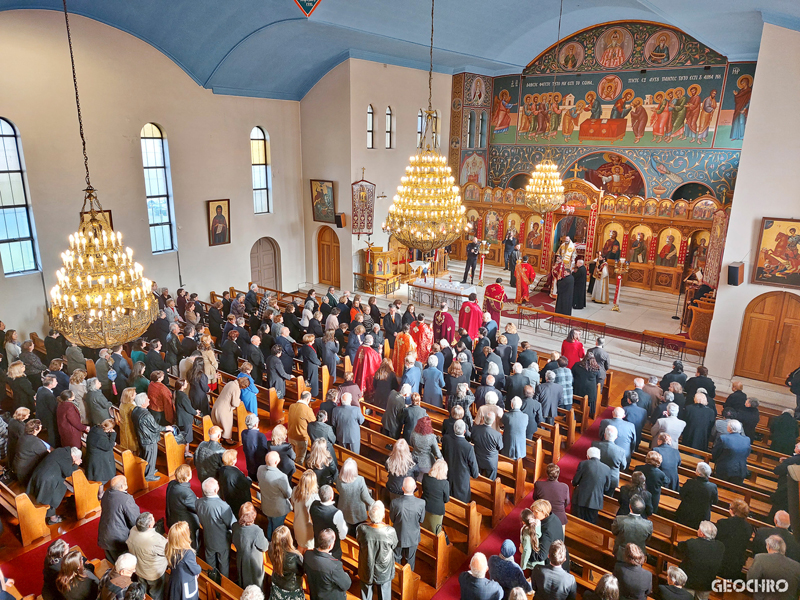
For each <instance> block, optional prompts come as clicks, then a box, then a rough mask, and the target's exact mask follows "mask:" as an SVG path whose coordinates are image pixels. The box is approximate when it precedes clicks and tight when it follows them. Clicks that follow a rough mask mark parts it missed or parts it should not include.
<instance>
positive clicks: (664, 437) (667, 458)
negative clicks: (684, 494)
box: [653, 431, 681, 492]
mask: <svg viewBox="0 0 800 600" xmlns="http://www.w3.org/2000/svg"><path fill="white" fill-rule="evenodd" d="M654 439H655V438H654ZM653 452H658V453H659V454H660V455H661V467H659V468H660V469H661V470H662V471H664V475H666V476H667V487H668V488H669V489H671V490H674V491H676V492H677V491H678V488H679V487H680V481H679V480H678V467H680V466H681V453H680V452H679V451H678V450H677V449H676V448H673V447H672V438H671V437H670V435H669V434H668V433H664V432H663V431H662V432H661V433H659V434H658V439H657V444H656V446H654V447H653Z"/></svg>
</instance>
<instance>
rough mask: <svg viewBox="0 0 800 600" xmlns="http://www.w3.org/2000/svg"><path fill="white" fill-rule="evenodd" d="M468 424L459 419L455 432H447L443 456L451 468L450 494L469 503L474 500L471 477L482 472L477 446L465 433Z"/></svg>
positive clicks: (443, 444) (444, 439) (454, 428)
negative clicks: (474, 446)
mask: <svg viewBox="0 0 800 600" xmlns="http://www.w3.org/2000/svg"><path fill="white" fill-rule="evenodd" d="M466 432H467V426H466V424H465V423H464V421H462V420H461V419H459V420H458V421H456V422H455V424H454V425H453V433H452V434H449V433H448V434H447V435H445V436H444V438H443V439H442V456H443V457H444V459H445V461H446V462H447V465H448V467H449V468H450V471H449V477H448V479H449V480H450V495H451V496H452V497H453V498H456V499H457V500H461V501H462V502H467V503H469V502H470V501H471V500H472V490H471V489H470V478H473V479H474V478H476V477H478V475H479V474H480V472H479V470H478V461H477V459H476V458H475V448H473V447H472V444H470V443H469V442H468V441H467V440H466V438H465V437H464V434H466Z"/></svg>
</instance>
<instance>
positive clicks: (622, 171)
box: [567, 152, 645, 196]
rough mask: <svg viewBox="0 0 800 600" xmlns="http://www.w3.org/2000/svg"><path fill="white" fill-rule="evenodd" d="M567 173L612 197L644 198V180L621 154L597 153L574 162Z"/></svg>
mask: <svg viewBox="0 0 800 600" xmlns="http://www.w3.org/2000/svg"><path fill="white" fill-rule="evenodd" d="M567 172H576V177H580V178H582V179H585V180H586V181H588V182H589V183H591V184H592V185H594V186H595V187H598V188H600V189H601V190H603V191H604V192H607V193H609V194H614V195H626V196H644V195H645V188H644V178H643V177H642V174H641V173H640V172H639V170H638V169H637V168H636V167H635V166H633V164H632V163H631V162H630V161H629V160H628V159H627V158H626V157H624V156H622V155H621V154H617V153H616V152H597V153H595V154H589V155H587V156H584V157H583V158H581V159H579V160H577V161H575V163H574V164H573V165H571V166H570V168H569V169H567Z"/></svg>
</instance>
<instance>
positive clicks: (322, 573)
mask: <svg viewBox="0 0 800 600" xmlns="http://www.w3.org/2000/svg"><path fill="white" fill-rule="evenodd" d="M335 540H336V533H334V531H333V530H332V529H324V530H323V531H321V532H320V533H319V535H318V536H317V540H316V547H315V548H314V549H313V550H309V551H308V552H306V553H305V555H304V556H303V566H304V570H305V572H306V578H307V580H308V591H309V595H310V596H311V600H346V598H347V590H349V589H350V584H351V583H352V582H351V580H350V577H349V576H348V575H347V573H345V572H344V567H343V566H342V561H340V560H339V559H337V558H335V557H334V556H332V555H331V550H333V545H334V542H335Z"/></svg>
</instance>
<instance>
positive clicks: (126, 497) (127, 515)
mask: <svg viewBox="0 0 800 600" xmlns="http://www.w3.org/2000/svg"><path fill="white" fill-rule="evenodd" d="M100 509H101V512H100V524H99V527H98V528H97V545H98V546H100V548H102V549H103V550H105V554H106V560H108V562H110V563H115V562H116V561H117V559H118V558H119V557H120V555H121V554H124V553H125V552H127V551H128V545H127V544H126V541H127V539H128V535H130V532H131V528H132V527H133V526H134V525H136V519H138V518H139V514H140V511H139V507H138V506H137V505H136V501H135V500H134V499H133V496H131V495H130V494H129V493H128V480H127V479H125V476H124V475H117V476H116V477H113V478H112V479H111V481H110V482H109V489H108V491H107V492H106V493H105V494H103V497H102V499H101V500H100Z"/></svg>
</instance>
